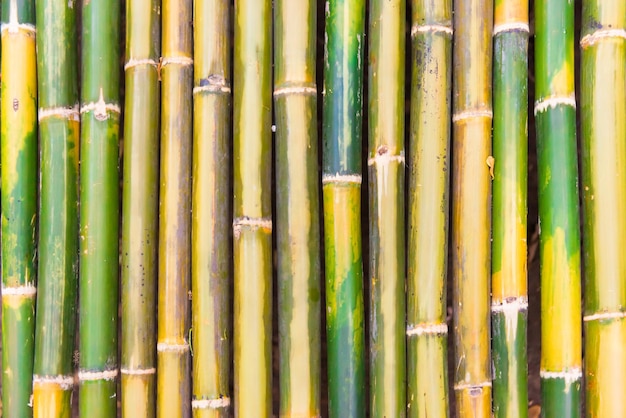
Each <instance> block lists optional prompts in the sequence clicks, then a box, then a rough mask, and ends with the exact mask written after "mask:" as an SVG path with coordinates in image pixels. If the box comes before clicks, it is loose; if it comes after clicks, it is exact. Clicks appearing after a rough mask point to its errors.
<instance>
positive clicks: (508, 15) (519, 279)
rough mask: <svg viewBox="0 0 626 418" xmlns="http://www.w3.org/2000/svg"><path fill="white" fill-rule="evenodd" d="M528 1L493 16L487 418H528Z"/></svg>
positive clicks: (502, 1) (506, 0) (506, 5)
mask: <svg viewBox="0 0 626 418" xmlns="http://www.w3.org/2000/svg"><path fill="white" fill-rule="evenodd" d="M528 33H529V27H528V0H496V2H495V10H494V31H493V42H494V70H493V83H494V97H493V102H494V110H495V112H494V114H495V119H494V121H493V156H494V159H495V162H496V163H495V167H494V170H493V171H494V179H493V233H492V246H491V248H492V260H491V289H492V296H491V297H492V300H491V312H492V314H491V315H492V317H491V318H492V325H491V326H492V335H493V340H492V349H493V368H494V379H493V413H494V416H495V417H496V418H499V417H501V418H514V417H520V418H525V417H527V416H528V371H527V356H526V331H527V328H528V327H527V321H528V291H527V284H526V280H527V278H526V272H527V266H526V251H527V246H526V229H527V220H526V218H527V211H528V210H527V203H526V202H527V185H528V174H527V172H528V171H527V170H528V82H527V79H528V70H527V67H528V55H527V54H528Z"/></svg>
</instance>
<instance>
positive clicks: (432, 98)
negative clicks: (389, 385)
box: [406, 0, 452, 418]
mask: <svg viewBox="0 0 626 418" xmlns="http://www.w3.org/2000/svg"><path fill="white" fill-rule="evenodd" d="M411 5H412V8H411V9H412V17H411V22H412V28H411V39H412V63H413V66H412V67H413V68H412V78H411V115H410V118H411V119H410V147H409V149H410V151H411V155H410V160H409V161H410V170H409V194H408V199H409V206H408V207H409V217H408V276H407V330H406V333H407V357H408V358H407V413H408V414H407V415H408V416H409V417H413V418H426V417H443V418H447V417H449V416H450V412H449V410H448V403H449V399H450V396H449V394H448V363H447V359H448V350H447V344H448V325H447V323H446V313H447V312H446V279H447V277H446V276H447V262H448V208H449V199H448V197H449V164H450V163H449V161H450V160H449V155H450V152H449V147H450V108H451V97H450V92H451V90H452V85H451V82H452V80H451V77H452V0H445V1H439V2H431V1H429V0H414V1H413V2H412V3H411Z"/></svg>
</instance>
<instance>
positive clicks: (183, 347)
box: [157, 343, 189, 353]
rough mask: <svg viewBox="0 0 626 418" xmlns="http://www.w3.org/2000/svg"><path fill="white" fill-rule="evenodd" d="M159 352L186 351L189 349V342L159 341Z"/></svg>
mask: <svg viewBox="0 0 626 418" xmlns="http://www.w3.org/2000/svg"><path fill="white" fill-rule="evenodd" d="M157 351H158V352H161V353H162V352H174V353H186V352H187V351H189V344H188V343H185V344H170V343H158V344H157Z"/></svg>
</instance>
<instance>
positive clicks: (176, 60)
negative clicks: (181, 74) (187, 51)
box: [161, 56, 193, 68]
mask: <svg viewBox="0 0 626 418" xmlns="http://www.w3.org/2000/svg"><path fill="white" fill-rule="evenodd" d="M172 64H174V65H182V66H188V65H193V58H190V57H185V56H178V57H161V68H163V67H165V66H166V65H172Z"/></svg>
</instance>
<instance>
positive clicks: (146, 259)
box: [120, 0, 161, 418]
mask: <svg viewBox="0 0 626 418" xmlns="http://www.w3.org/2000/svg"><path fill="white" fill-rule="evenodd" d="M160 7H161V1H160V0H139V1H138V0H127V2H126V60H127V61H126V65H125V72H126V84H125V89H126V95H125V100H126V102H125V106H124V108H125V110H124V175H123V196H122V248H121V256H122V270H121V275H122V280H121V286H122V289H121V303H122V323H121V338H122V341H121V364H120V366H121V370H120V371H121V374H122V379H121V380H122V385H121V398H122V399H121V401H122V404H121V412H122V417H124V418H135V417H138V418H139V417H145V418H152V417H154V416H155V413H156V404H155V400H156V399H155V395H156V390H155V389H156V376H155V374H156V373H155V372H156V342H155V332H156V318H155V316H154V312H155V310H156V278H157V265H156V261H157V248H158V243H157V239H158V218H157V214H158V204H159V200H158V199H159V107H160V106H159V105H160V101H159V97H160V96H159V79H158V77H159V74H158V69H157V63H158V59H159V55H160V46H161V39H160V29H161V16H160V13H159V9H160Z"/></svg>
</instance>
